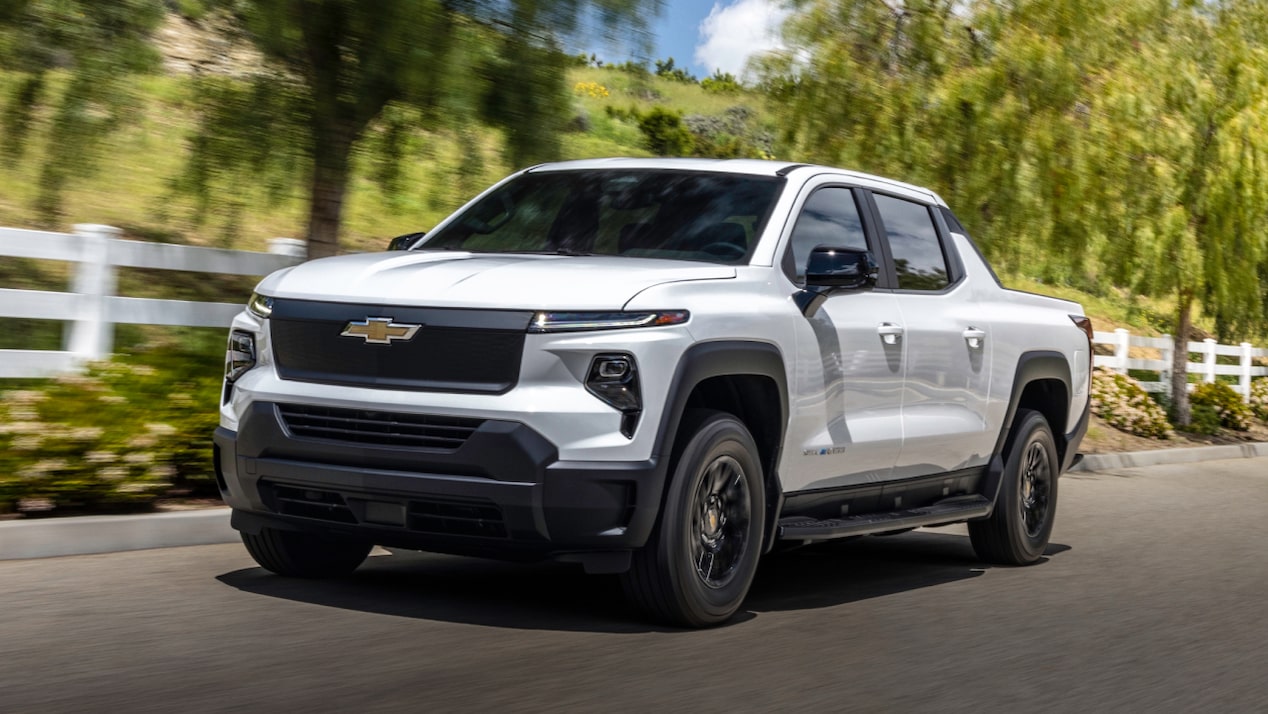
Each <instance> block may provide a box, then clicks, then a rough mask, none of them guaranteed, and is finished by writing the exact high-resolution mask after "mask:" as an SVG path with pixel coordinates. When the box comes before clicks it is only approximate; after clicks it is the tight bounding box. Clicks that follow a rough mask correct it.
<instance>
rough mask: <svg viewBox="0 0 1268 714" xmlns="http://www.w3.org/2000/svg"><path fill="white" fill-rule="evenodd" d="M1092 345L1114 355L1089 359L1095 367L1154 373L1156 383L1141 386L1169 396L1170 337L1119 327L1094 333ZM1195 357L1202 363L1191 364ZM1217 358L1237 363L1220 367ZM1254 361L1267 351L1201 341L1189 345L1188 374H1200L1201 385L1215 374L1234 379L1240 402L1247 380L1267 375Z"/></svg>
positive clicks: (1245, 395) (1246, 394)
mask: <svg viewBox="0 0 1268 714" xmlns="http://www.w3.org/2000/svg"><path fill="white" fill-rule="evenodd" d="M1095 342H1096V344H1102V345H1104V344H1108V345H1111V346H1113V348H1114V354H1112V355H1097V356H1096V357H1094V358H1093V360H1092V363H1093V364H1094V365H1096V366H1097V367H1109V368H1110V369H1113V370H1115V371H1117V372H1122V373H1123V374H1126V373H1127V370H1129V369H1138V370H1147V371H1151V372H1157V373H1158V381H1157V382H1141V385H1140V386H1142V387H1144V389H1145V391H1149V392H1164V393H1166V394H1170V393H1171V367H1172V357H1173V356H1174V354H1175V341H1174V340H1173V339H1172V338H1171V335H1163V336H1162V337H1141V336H1138V335H1133V334H1131V333H1130V332H1129V331H1127V330H1124V329H1122V328H1119V329H1117V330H1114V331H1113V332H1097V333H1095ZM1194 354H1197V355H1199V356H1200V357H1201V358H1202V360H1201V361H1200V362H1194V361H1192V358H1193V355H1194ZM1133 355H1135V356H1133ZM1153 355H1157V357H1156V358H1155V357H1154V356H1153ZM1220 357H1225V358H1228V357H1236V358H1237V364H1220V362H1219V358H1220ZM1256 358H1268V349H1263V348H1257V347H1254V346H1252V345H1251V344H1250V343H1249V342H1243V343H1241V344H1240V345H1221V344H1219V343H1217V342H1216V341H1215V340H1212V339H1210V338H1208V339H1206V340H1203V341H1202V342H1190V343H1189V363H1188V371H1189V374H1197V375H1200V376H1201V377H1202V380H1203V381H1204V382H1214V381H1215V378H1216V376H1218V375H1226V376H1232V377H1237V384H1236V385H1233V389H1235V390H1236V391H1237V393H1238V394H1241V395H1242V399H1248V398H1249V395H1250V380H1251V379H1252V378H1254V377H1263V376H1268V367H1259V366H1256V365H1255V363H1254V360H1255V359H1256ZM1228 361H1229V360H1227V359H1226V360H1225V362H1228ZM1189 389H1193V385H1192V384H1190V385H1189Z"/></svg>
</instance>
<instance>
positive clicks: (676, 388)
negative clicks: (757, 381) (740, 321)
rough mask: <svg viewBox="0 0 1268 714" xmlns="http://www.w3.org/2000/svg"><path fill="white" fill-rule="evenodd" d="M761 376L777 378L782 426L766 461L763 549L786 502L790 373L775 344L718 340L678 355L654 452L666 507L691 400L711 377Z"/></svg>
mask: <svg viewBox="0 0 1268 714" xmlns="http://www.w3.org/2000/svg"><path fill="white" fill-rule="evenodd" d="M727 376H759V377H768V378H770V379H772V380H774V382H775V385H776V389H777V390H778V392H779V430H778V435H777V438H776V442H775V444H774V448H773V450H772V453H771V454H770V459H769V461H770V463H769V464H763V466H764V467H765V470H766V472H767V473H765V474H764V476H765V480H766V530H765V539H764V542H763V548H762V549H763V552H765V551H767V550H769V549H770V547H771V546H772V545H773V544H774V541H775V538H774V524H775V523H776V522H777V521H778V518H779V512H780V510H781V509H782V507H783V503H784V492H783V489H782V488H781V487H780V480H779V475H778V473H777V472H776V468H777V467H778V466H779V454H780V451H781V449H782V447H783V440H784V435H785V432H786V431H787V428H788V376H787V373H786V372H785V369H784V355H783V353H782V352H781V351H780V350H779V347H777V346H776V345H774V344H771V343H769V342H758V341H755V340H719V341H716V342H701V343H699V344H696V345H692V346H691V347H690V348H688V349H687V351H685V352H684V353H683V354H682V357H680V358H679V360H678V366H677V368H676V369H675V370H674V377H673V380H672V381H671V382H670V384H669V392H668V393H667V394H666V395H665V407H664V411H663V412H662V414H661V418H660V425H659V429H658V431H657V433H656V441H655V442H654V444H653V446H652V457H653V458H654V459H655V460H656V462H657V463H658V464H660V465H661V468H662V469H663V474H664V477H663V479H662V480H661V483H662V484H663V485H662V493H661V499H660V502H661V510H663V509H664V498H665V494H664V490H665V489H667V488H668V485H669V479H670V474H669V467H670V463H671V462H672V461H673V456H674V453H675V452H674V449H675V447H677V446H678V444H677V437H678V428H679V426H681V424H682V417H683V413H684V412H685V411H686V408H687V399H688V398H689V397H690V396H691V393H692V391H693V390H694V389H695V388H696V387H697V386H698V385H699V384H700V383H702V382H704V381H705V380H707V379H710V378H713V377H727Z"/></svg>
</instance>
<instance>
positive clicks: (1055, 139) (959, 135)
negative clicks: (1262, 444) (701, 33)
mask: <svg viewBox="0 0 1268 714" xmlns="http://www.w3.org/2000/svg"><path fill="white" fill-rule="evenodd" d="M784 32H785V35H786V44H787V45H789V46H791V47H796V48H797V50H796V52H795V53H794V52H791V51H786V52H782V53H776V54H773V55H769V56H767V57H764V58H762V59H761V60H760V61H759V67H760V70H761V71H760V77H761V87H762V88H763V89H764V90H765V92H766V93H767V94H768V96H769V97H770V98H771V99H772V101H773V104H775V105H776V109H777V111H781V112H782V115H783V116H782V119H783V122H782V125H783V126H784V127H785V135H784V137H783V139H784V141H785V142H786V143H787V144H788V146H789V148H790V152H789V153H791V154H792V155H794V156H796V157H798V158H802V157H804V158H808V159H811V160H817V161H825V162H831V163H838V164H844V165H847V166H854V167H858V168H861V169H864V170H869V171H874V172H877V173H882V174H888V175H892V176H897V177H900V178H905V179H908V180H911V181H913V182H917V183H923V184H927V185H931V186H933V187H935V188H936V189H937V190H938V191H939V192H940V193H941V194H942V195H943V196H944V197H945V198H946V199H947V200H948V201H949V202H950V203H951V205H952V206H954V207H955V208H956V210H957V213H958V214H959V215H960V217H961V219H962V220H963V221H964V222H965V223H966V224H967V225H968V227H969V229H970V230H971V231H972V232H973V233H974V234H975V236H976V237H977V238H978V239H979V241H980V242H982V244H983V246H984V249H985V250H986V251H987V253H988V254H989V255H990V256H991V258H992V259H993V260H994V262H995V263H996V264H997V265H999V266H1001V267H1003V268H1004V269H1005V270H1006V271H1009V272H1015V273H1023V274H1026V275H1029V276H1031V277H1036V278H1039V279H1041V280H1044V281H1048V282H1073V283H1078V284H1080V285H1081V286H1082V287H1084V288H1087V289H1091V290H1104V289H1108V288H1109V287H1111V286H1118V287H1123V288H1127V289H1130V290H1132V291H1134V292H1135V293H1136V294H1145V295H1162V296H1174V298H1175V299H1176V302H1177V309H1176V329H1175V338H1176V340H1177V349H1176V363H1175V365H1174V368H1173V371H1172V379H1173V392H1174V393H1175V394H1176V399H1175V407H1176V418H1177V421H1178V422H1179V423H1180V424H1187V422H1188V418H1189V413H1188V400H1187V396H1186V395H1187V393H1186V392H1185V391H1184V385H1185V382H1186V379H1187V375H1186V374H1185V366H1186V364H1187V358H1188V353H1187V350H1186V348H1185V346H1184V345H1185V342H1187V340H1188V338H1189V336H1190V328H1191V321H1192V313H1193V310H1195V309H1197V308H1200V309H1202V310H1203V311H1204V312H1205V314H1207V315H1208V316H1210V317H1212V318H1213V319H1214V321H1215V325H1216V328H1217V331H1218V332H1219V334H1220V336H1221V337H1224V338H1233V337H1236V336H1237V335H1244V334H1246V333H1248V332H1250V331H1253V330H1256V329H1258V330H1260V331H1262V330H1263V322H1262V320H1263V315H1264V310H1265V307H1264V305H1265V300H1266V291H1265V285H1266V284H1268V283H1266V282H1265V276H1268V247H1265V236H1266V235H1268V231H1264V230H1263V228H1262V226H1263V225H1264V222H1265V218H1268V208H1266V207H1268V162H1266V159H1268V126H1265V121H1266V120H1265V119H1264V117H1265V116H1268V114H1266V113H1265V112H1266V110H1268V91H1266V90H1265V87H1266V86H1268V50H1265V49H1264V48H1265V47H1268V4H1266V3H1264V2H1263V1H1262V0H1215V1H1205V2H1198V1H1197V0H1185V1H1183V2H1179V3H1171V2H1167V3H1158V2H1154V1H1152V0H1114V1H1111V0H1015V1H1012V2H1002V1H999V0H977V1H976V2H969V3H961V2H946V1H942V0H910V1H907V2H903V3H901V4H898V3H885V2H876V1H875V0H812V1H811V2H806V3H804V4H801V5H800V6H798V8H797V11H796V12H795V13H794V14H793V16H792V17H791V18H790V20H789V22H788V24H787V25H786V27H785V28H784Z"/></svg>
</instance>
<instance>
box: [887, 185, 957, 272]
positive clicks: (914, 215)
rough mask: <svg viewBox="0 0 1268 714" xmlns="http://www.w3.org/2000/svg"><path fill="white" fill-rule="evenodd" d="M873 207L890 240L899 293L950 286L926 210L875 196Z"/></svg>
mask: <svg viewBox="0 0 1268 714" xmlns="http://www.w3.org/2000/svg"><path fill="white" fill-rule="evenodd" d="M876 207H877V209H879V210H880V212H881V221H882V222H884V224H885V235H887V236H889V251H890V253H892V254H893V256H894V269H895V270H896V271H897V272H898V287H899V289H901V290H941V289H942V288H945V287H946V286H947V285H948V284H949V282H950V281H949V280H948V279H947V260H946V257H945V256H944V255H943V254H942V243H941V241H939V240H938V229H937V228H935V227H934V224H933V216H931V215H929V209H928V208H927V207H926V206H924V205H922V204H919V203H915V202H912V201H904V200H902V199H901V198H894V197H893V196H882V195H880V194H876Z"/></svg>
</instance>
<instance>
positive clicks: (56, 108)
mask: <svg viewBox="0 0 1268 714" xmlns="http://www.w3.org/2000/svg"><path fill="white" fill-rule="evenodd" d="M162 17H163V3H162V0H0V68H3V69H6V70H9V71H11V72H14V73H16V74H17V75H18V81H17V82H15V84H14V89H13V91H12V93H11V94H10V96H9V97H7V99H6V101H5V106H4V110H3V112H2V113H0V129H2V130H3V133H4V138H3V141H0V153H2V154H3V156H4V157H5V159H6V161H7V162H9V163H14V162H17V161H19V160H21V158H22V157H23V155H24V153H25V149H26V147H27V144H28V142H29V139H30V128H31V125H32V120H33V117H34V116H35V113H36V112H37V111H38V110H40V109H42V108H47V109H48V110H49V111H50V112H51V114H52V120H51V123H50V127H49V132H48V136H47V145H48V148H47V150H46V151H45V152H44V157H43V160H42V163H41V167H40V174H39V179H38V181H39V187H38V188H39V190H38V193H37V196H36V208H37V211H38V213H39V214H40V216H41V217H42V218H43V219H44V220H45V221H46V222H48V223H52V222H54V221H55V220H56V219H57V218H58V216H60V214H61V212H62V192H63V190H64V189H65V187H66V185H67V184H68V183H69V182H70V181H71V179H72V178H73V177H74V176H75V175H77V174H84V173H87V172H89V171H92V170H93V169H95V168H96V164H97V159H98V156H97V154H98V151H99V148H100V146H101V141H102V139H103V138H104V137H105V135H106V134H107V133H108V132H109V131H111V130H112V129H113V128H115V127H116V126H119V125H120V124H121V123H122V122H123V121H125V119H126V115H127V113H128V111H129V110H131V109H132V108H133V107H134V106H135V97H134V96H133V93H132V91H131V87H130V85H129V84H128V81H127V78H128V76H129V75H132V74H134V73H137V72H145V71H149V70H152V69H153V68H155V67H156V66H157V64H158V54H157V53H156V52H155V51H154V49H153V48H152V47H151V45H150V36H151V34H152V33H153V31H154V29H155V28H156V27H157V26H158V23H159V21H160V20H161V19H162ZM59 68H65V69H66V70H67V72H66V74H67V75H68V76H67V77H66V79H65V80H64V82H61V83H59V87H60V91H59V92H54V91H52V90H51V89H50V85H51V84H52V83H50V81H49V75H50V73H52V72H53V71H54V70H57V69H59Z"/></svg>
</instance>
